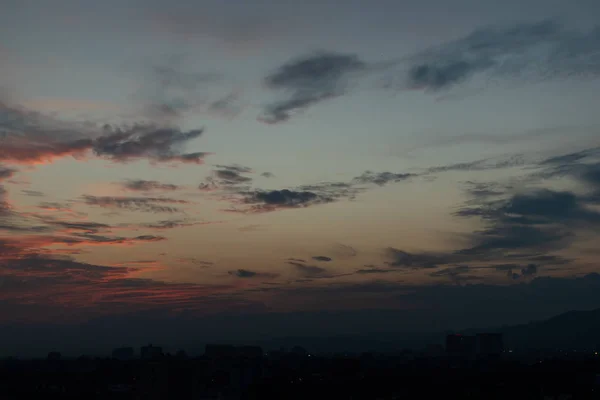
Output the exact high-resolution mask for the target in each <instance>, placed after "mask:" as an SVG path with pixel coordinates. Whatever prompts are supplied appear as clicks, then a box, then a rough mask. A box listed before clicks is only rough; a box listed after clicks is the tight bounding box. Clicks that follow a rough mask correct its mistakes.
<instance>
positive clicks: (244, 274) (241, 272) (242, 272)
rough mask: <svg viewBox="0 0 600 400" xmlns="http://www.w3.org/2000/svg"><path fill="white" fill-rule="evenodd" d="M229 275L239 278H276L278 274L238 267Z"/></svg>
mask: <svg viewBox="0 0 600 400" xmlns="http://www.w3.org/2000/svg"><path fill="white" fill-rule="evenodd" d="M229 275H233V276H236V277H238V278H276V277H277V276H278V275H277V274H271V273H266V272H255V271H250V270H247V269H238V270H236V271H229Z"/></svg>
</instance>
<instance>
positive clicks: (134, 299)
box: [0, 0, 600, 356]
mask: <svg viewBox="0 0 600 400" xmlns="http://www.w3.org/2000/svg"><path fill="white" fill-rule="evenodd" d="M599 77H600V3H599V2H597V1H594V0H573V1H569V2H567V1H559V0H527V1H516V0H507V1H504V2H498V1H492V0H453V1H451V2H446V1H442V0H421V1H413V0H407V1H391V0H377V1H366V0H351V1H347V2H344V3H343V4H340V2H336V1H331V0H322V1H308V2H299V1H295V2H292V1H278V2H271V1H265V0H253V1H238V0H235V1H228V2H222V1H210V0H201V1H194V2H192V1H180V2H176V3H173V2H166V1H159V0H151V1H141V0H133V1H129V2H126V3H123V2H118V1H114V0H108V1H103V2H91V1H69V0H56V1H53V2H38V1H31V0H19V1H9V0H0V135H1V137H0V325H1V326H2V327H3V328H2V330H1V331H0V340H2V343H3V344H4V345H5V347H2V348H0V355H2V356H4V355H8V354H9V353H10V354H13V353H14V354H25V355H30V354H33V353H36V352H37V353H44V352H45V351H47V350H48V346H50V345H52V346H55V347H58V348H61V349H73V351H80V350H90V349H91V350H93V349H95V348H100V347H102V348H110V346H116V345H119V343H115V342H116V341H117V339H116V338H120V339H118V340H120V343H121V344H129V343H131V344H132V345H133V344H136V345H137V344H139V343H140V342H141V343H146V342H150V341H152V340H154V339H153V338H159V339H162V340H164V341H167V340H168V341H169V344H172V345H174V346H177V345H178V343H186V344H189V343H193V342H194V340H197V339H199V338H201V337H202V338H206V339H207V340H208V339H215V338H220V337H223V338H228V339H244V338H247V337H250V338H259V337H260V338H263V337H278V336H302V335H313V336H315V335H334V334H336V335H337V334H373V335H375V334H377V333H394V332H398V333H402V332H405V333H408V332H438V331H440V332H441V331H444V330H447V329H465V328H473V327H494V326H501V325H505V324H519V323H526V322H529V321H531V320H537V319H544V318H549V317H551V316H554V315H557V314H560V313H562V312H566V311H569V310H591V309H594V308H600V275H599V274H598V273H599V272H600V268H599V265H598V257H599V255H600V250H599V249H598V241H599V234H600V114H599V113H598V104H599V103H600V98H599V95H598V93H600V91H599V89H600V79H599ZM99 327H100V328H99ZM65 332H70V333H69V334H67V333H65ZM125 342H126V343H125ZM103 346H104V347H103Z"/></svg>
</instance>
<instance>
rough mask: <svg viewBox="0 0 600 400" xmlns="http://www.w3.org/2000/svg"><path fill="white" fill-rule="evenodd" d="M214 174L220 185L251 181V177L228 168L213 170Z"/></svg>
mask: <svg viewBox="0 0 600 400" xmlns="http://www.w3.org/2000/svg"><path fill="white" fill-rule="evenodd" d="M214 174H215V176H216V177H217V178H218V179H219V181H220V182H219V183H220V184H221V185H238V184H240V183H248V182H251V181H252V178H249V177H247V176H242V175H240V173H239V172H236V171H233V170H229V169H219V170H216V171H214Z"/></svg>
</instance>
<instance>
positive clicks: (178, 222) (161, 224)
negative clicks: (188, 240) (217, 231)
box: [141, 219, 213, 229]
mask: <svg viewBox="0 0 600 400" xmlns="http://www.w3.org/2000/svg"><path fill="white" fill-rule="evenodd" d="M211 223H213V222H207V221H195V220H191V219H167V220H162V221H157V222H150V223H146V224H141V226H142V227H144V228H150V229H175V228H183V227H187V226H195V225H204V224H211Z"/></svg>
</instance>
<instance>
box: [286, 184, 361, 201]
mask: <svg viewBox="0 0 600 400" xmlns="http://www.w3.org/2000/svg"><path fill="white" fill-rule="evenodd" d="M298 190H301V191H310V192H313V193H316V194H318V195H319V196H321V197H322V198H330V199H332V200H341V199H349V200H354V198H355V197H356V195H357V194H359V193H361V192H363V191H364V189H363V188H360V187H356V186H354V184H353V183H348V182H321V183H316V184H312V185H302V186H299V187H298Z"/></svg>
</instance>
